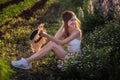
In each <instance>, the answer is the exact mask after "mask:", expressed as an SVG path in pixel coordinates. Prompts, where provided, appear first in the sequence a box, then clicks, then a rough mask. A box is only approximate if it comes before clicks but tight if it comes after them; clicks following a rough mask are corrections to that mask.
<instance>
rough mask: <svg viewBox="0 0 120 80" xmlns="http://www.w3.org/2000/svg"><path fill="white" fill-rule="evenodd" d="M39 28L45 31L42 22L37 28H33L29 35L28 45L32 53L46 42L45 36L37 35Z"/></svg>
mask: <svg viewBox="0 0 120 80" xmlns="http://www.w3.org/2000/svg"><path fill="white" fill-rule="evenodd" d="M41 30H42V31H43V32H46V29H45V27H44V24H40V25H39V26H38V28H37V29H35V30H34V31H33V32H32V33H31V35H30V46H31V49H32V51H33V52H34V53H35V52H38V51H39V50H40V49H41V47H42V46H43V45H44V44H45V43H46V38H45V37H41V36H40V35H39V34H40V32H41Z"/></svg>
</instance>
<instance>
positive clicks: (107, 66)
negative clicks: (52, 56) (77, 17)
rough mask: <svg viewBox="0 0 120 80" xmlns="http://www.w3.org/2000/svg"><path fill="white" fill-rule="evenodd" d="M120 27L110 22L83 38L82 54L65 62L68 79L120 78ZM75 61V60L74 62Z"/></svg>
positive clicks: (106, 79) (96, 79)
mask: <svg viewBox="0 0 120 80" xmlns="http://www.w3.org/2000/svg"><path fill="white" fill-rule="evenodd" d="M118 36H120V27H119V23H117V22H114V21H113V22H110V23H107V24H105V25H104V28H96V30H95V31H94V32H93V33H91V34H90V35H89V36H88V35H87V36H86V37H84V38H83V41H82V54H81V55H79V56H77V57H74V60H73V59H71V58H70V59H69V60H68V61H69V62H72V63H64V67H63V71H64V72H65V77H67V79H68V80H69V79H75V80H118V79H119V74H120V62H119V61H120V54H119V52H120V51H119V50H120V46H119V44H120V41H119V39H120V37H118ZM73 61H74V62H73Z"/></svg>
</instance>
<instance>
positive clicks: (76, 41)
mask: <svg viewBox="0 0 120 80" xmlns="http://www.w3.org/2000/svg"><path fill="white" fill-rule="evenodd" d="M62 19H63V23H62V26H61V27H60V29H59V30H58V32H57V33H56V35H55V37H52V36H50V35H49V34H47V33H46V32H44V31H43V30H40V31H39V33H38V34H39V36H42V37H45V38H47V39H49V40H50V42H48V43H47V44H46V45H45V46H44V47H42V48H41V49H40V50H39V51H38V52H36V53H35V54H33V55H32V56H30V57H28V58H21V59H20V60H18V61H12V62H11V64H12V65H13V66H14V67H17V68H22V69H29V67H30V66H31V62H32V61H33V60H37V59H40V58H41V57H43V56H45V55H46V54H48V53H49V52H50V51H53V52H54V53H55V54H56V56H57V57H58V58H59V59H61V60H64V58H65V56H66V55H67V54H69V53H71V52H72V53H76V52H77V53H80V52H81V50H80V44H81V40H82V32H81V29H80V27H81V26H80V21H79V19H78V18H77V17H76V15H75V13H74V12H73V11H69V10H67V11H64V12H63V14H62ZM62 45H67V47H68V50H67V51H66V50H64V49H63V48H62Z"/></svg>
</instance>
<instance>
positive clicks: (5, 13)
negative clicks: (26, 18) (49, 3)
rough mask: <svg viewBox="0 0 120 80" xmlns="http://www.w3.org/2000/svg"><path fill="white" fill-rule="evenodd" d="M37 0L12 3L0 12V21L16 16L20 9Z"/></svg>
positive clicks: (3, 21) (2, 22)
mask: <svg viewBox="0 0 120 80" xmlns="http://www.w3.org/2000/svg"><path fill="white" fill-rule="evenodd" d="M38 1H39V0H25V1H23V2H20V3H19V4H13V5H10V6H8V7H6V8H4V9H3V10H2V11H1V12H0V23H1V24H4V23H5V22H6V21H9V20H11V19H12V18H13V17H15V16H18V15H19V14H20V13H21V12H22V11H24V10H27V9H29V8H30V7H32V6H33V5H34V4H35V3H36V2H38Z"/></svg>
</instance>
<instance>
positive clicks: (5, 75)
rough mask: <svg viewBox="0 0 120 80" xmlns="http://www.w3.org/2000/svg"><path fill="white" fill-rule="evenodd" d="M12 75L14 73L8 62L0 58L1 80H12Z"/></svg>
mask: <svg viewBox="0 0 120 80" xmlns="http://www.w3.org/2000/svg"><path fill="white" fill-rule="evenodd" d="M11 73H14V71H13V70H12V69H11V68H10V66H9V64H8V61H7V60H6V59H3V58H0V79H1V80H11V79H10V74H11Z"/></svg>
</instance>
